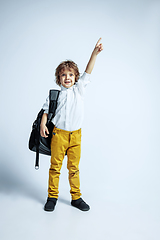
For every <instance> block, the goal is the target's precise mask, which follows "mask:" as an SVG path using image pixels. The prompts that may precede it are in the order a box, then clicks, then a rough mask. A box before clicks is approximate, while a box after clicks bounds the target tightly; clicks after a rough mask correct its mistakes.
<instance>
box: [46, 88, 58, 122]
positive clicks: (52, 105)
mask: <svg viewBox="0 0 160 240" xmlns="http://www.w3.org/2000/svg"><path fill="white" fill-rule="evenodd" d="M59 93H60V90H55V89H51V90H50V91H49V112H48V122H49V121H51V120H52V118H54V116H55V112H56V108H57V102H58V97H59Z"/></svg>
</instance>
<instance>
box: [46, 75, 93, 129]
mask: <svg viewBox="0 0 160 240" xmlns="http://www.w3.org/2000/svg"><path fill="white" fill-rule="evenodd" d="M89 82H90V74H88V73H86V72H84V73H83V75H82V76H81V77H80V78H79V79H78V82H76V84H74V85H73V86H72V87H70V88H65V87H63V86H62V85H61V91H60V94H59V98H58V103H57V109H56V112H55V117H54V118H53V119H52V122H53V123H54V125H55V126H56V127H57V128H60V129H63V130H66V131H75V130H78V129H80V128H81V127H82V122H83V102H84V92H85V87H86V86H87V84H88V83H89ZM42 108H43V109H44V110H45V111H44V112H45V113H47V114H48V110H49V96H48V97H47V99H46V102H45V103H44V105H43V107H42Z"/></svg>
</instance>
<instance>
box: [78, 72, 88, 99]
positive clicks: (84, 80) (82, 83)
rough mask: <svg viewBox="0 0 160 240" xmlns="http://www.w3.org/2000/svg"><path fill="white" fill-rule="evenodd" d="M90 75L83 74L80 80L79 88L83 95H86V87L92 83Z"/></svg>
mask: <svg viewBox="0 0 160 240" xmlns="http://www.w3.org/2000/svg"><path fill="white" fill-rule="evenodd" d="M90 75H91V74H89V73H86V72H84V73H83V74H82V76H81V77H80V78H79V79H78V82H77V88H78V90H79V92H80V94H81V95H83V94H84V90H85V88H86V86H87V85H88V84H89V83H90V82H91V81H90Z"/></svg>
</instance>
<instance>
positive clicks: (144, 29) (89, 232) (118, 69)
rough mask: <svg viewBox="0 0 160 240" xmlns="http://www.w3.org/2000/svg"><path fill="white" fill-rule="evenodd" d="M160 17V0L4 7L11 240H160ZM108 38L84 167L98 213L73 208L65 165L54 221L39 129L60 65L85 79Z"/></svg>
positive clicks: (5, 235) (26, 2)
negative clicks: (32, 140) (36, 138)
mask: <svg viewBox="0 0 160 240" xmlns="http://www.w3.org/2000/svg"><path fill="white" fill-rule="evenodd" d="M159 13H160V1H159V0H157V1H156V0H152V1H150V0H139V1H138V0H135V1H133V0H130V1H129V0H128V1H127V0H119V1H118V0H113V1H111V0H106V1H105V0H99V1H91V0H86V1H84V0H81V1H72V0H68V1H64V0H59V1H54V0H46V1H41V0H39V1H38V0H33V1H31V0H21V1H20V0H17V1H16V0H13V1H11V0H5V1H2V0H1V1H0V32H1V37H0V48H1V51H0V104H1V105H0V106H1V119H0V125H1V140H0V141H1V142H0V153H1V154H0V202H1V204H0V209H1V210H0V211H1V214H0V215H1V216H0V221H1V226H2V229H1V231H0V236H1V239H2V240H6V239H7V240H8V239H20V238H22V237H23V239H31V240H32V239H36V238H39V239H42V238H44V237H49V236H50V235H51V234H52V233H53V237H57V238H58V237H59V239H64V238H65V239H71V240H72V239H76V240H78V239H81V238H82V237H83V238H84V239H88V237H89V238H92V239H109V240H112V239H120V240H121V239H122V240H125V239H130V240H142V239H145V240H146V239H147V240H149V239H152V240H157V239H159V237H160V231H159V229H160V228H159V223H160V192H159V182H160V175H159V169H160V162H159V160H160V150H159V149H160V148H159V145H160V127H159V122H160V112H159V109H160V92H159V90H160V70H159V63H160V14H159ZM99 37H102V43H103V46H104V50H103V52H102V53H100V54H99V55H98V57H97V61H96V64H95V67H94V70H93V72H92V74H91V80H92V83H91V84H90V85H89V86H88V89H87V91H86V98H85V119H84V123H83V130H82V131H83V136H82V158H81V164H80V174H81V188H82V192H83V196H84V199H85V200H86V201H87V202H88V203H89V204H90V205H91V211H90V212H88V213H87V214H86V215H85V214H82V213H80V212H78V210H76V211H75V209H74V210H73V209H72V208H71V207H69V201H70V195H69V185H68V180H67V169H66V159H65V160H64V165H63V167H62V174H61V178H60V197H59V200H60V201H59V204H58V206H57V209H56V210H55V212H54V213H52V214H49V215H47V214H46V213H45V212H44V211H43V204H44V203H45V200H46V197H47V183H48V168H49V158H48V157H47V156H40V169H39V170H38V171H36V170H35V169H34V161H35V154H34V153H33V152H30V151H29V150H28V139H29V135H30V132H31V126H32V123H33V121H34V120H35V118H36V115H37V113H38V111H39V110H40V109H41V107H42V105H43V103H44V101H45V99H46V97H47V96H48V91H49V89H51V88H57V86H56V84H55V81H54V71H55V68H56V67H57V66H58V64H59V63H60V62H61V61H63V60H65V59H72V60H73V61H75V62H76V63H77V64H78V66H79V69H80V72H81V73H83V71H84V70H85V67H86V64H87V62H88V60H89V57H90V55H91V52H92V50H93V48H94V46H95V44H96V42H97V40H98V39H99ZM65 203H67V204H65ZM72 211H73V212H72ZM35 213H36V214H35ZM23 223H24V224H23ZM52 223H53V226H52ZM83 224H84V225H83ZM79 225H80V226H81V228H80V229H79ZM61 228H62V229H61ZM75 236H76V237H75Z"/></svg>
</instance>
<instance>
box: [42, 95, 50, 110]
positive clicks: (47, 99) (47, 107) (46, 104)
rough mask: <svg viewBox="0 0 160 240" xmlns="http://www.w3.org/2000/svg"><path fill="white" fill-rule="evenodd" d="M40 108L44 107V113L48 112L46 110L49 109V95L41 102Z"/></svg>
mask: <svg viewBox="0 0 160 240" xmlns="http://www.w3.org/2000/svg"><path fill="white" fill-rule="evenodd" d="M42 108H43V109H44V113H47V114H48V111H49V96H48V97H47V98H46V102H45V103H44V104H43V106H42Z"/></svg>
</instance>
